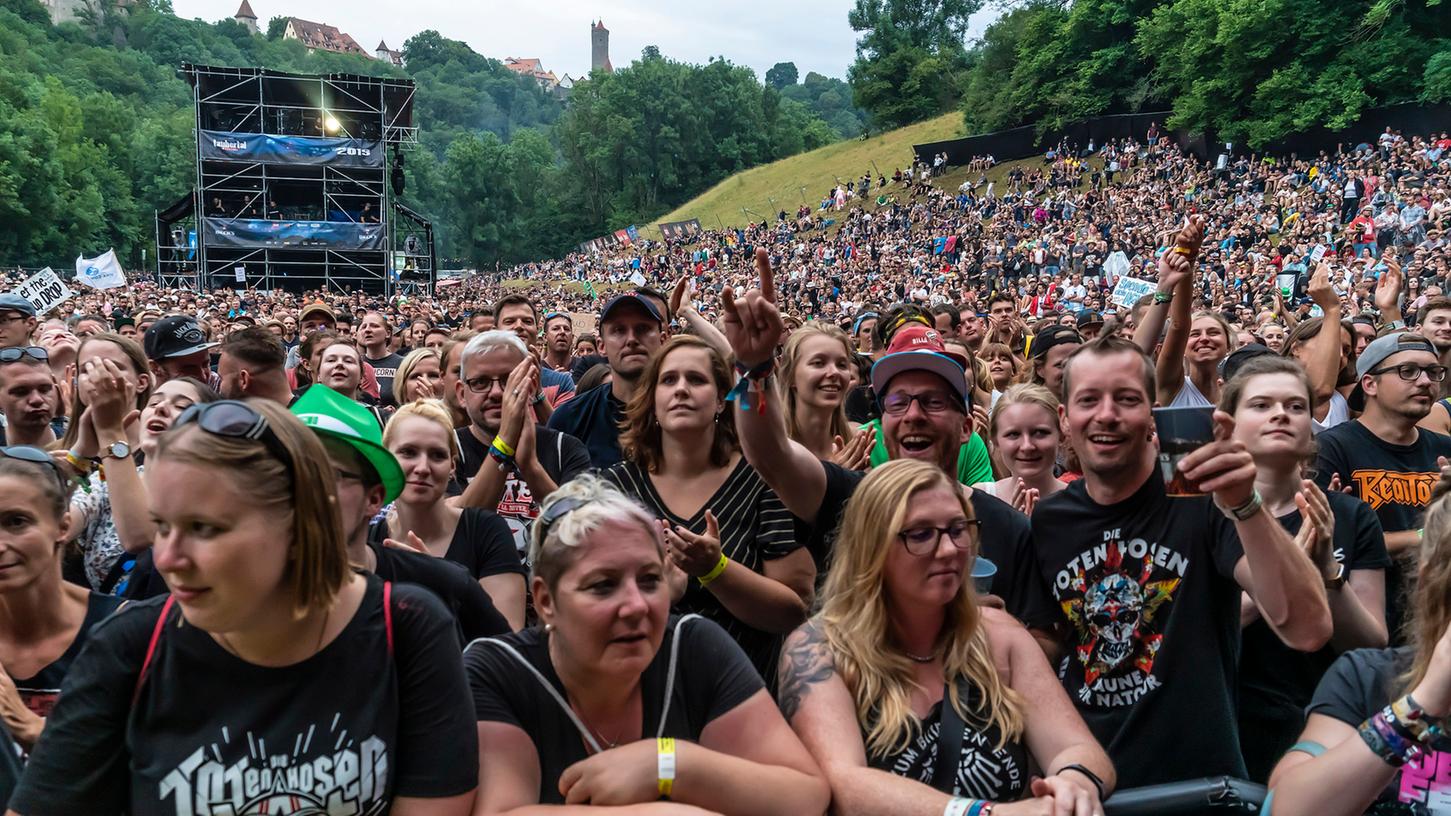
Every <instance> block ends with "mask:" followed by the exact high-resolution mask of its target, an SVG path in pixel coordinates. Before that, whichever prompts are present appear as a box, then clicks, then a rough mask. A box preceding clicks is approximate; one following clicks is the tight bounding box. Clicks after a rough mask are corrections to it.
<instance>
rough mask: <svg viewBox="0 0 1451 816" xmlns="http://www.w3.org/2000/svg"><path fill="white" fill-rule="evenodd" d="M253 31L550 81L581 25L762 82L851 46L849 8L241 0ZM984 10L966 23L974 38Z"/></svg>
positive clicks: (821, 3) (181, 1) (580, 48)
mask: <svg viewBox="0 0 1451 816" xmlns="http://www.w3.org/2000/svg"><path fill="white" fill-rule="evenodd" d="M249 2H251V4H252V11H253V12H254V13H255V14H256V15H257V22H258V25H260V26H261V27H262V29H263V30H266V28H267V21H268V20H269V19H271V18H272V17H301V18H303V19H304V20H312V21H314V22H319V23H328V24H329V25H334V26H337V27H338V28H339V29H342V30H343V31H345V32H347V33H348V34H351V35H353V39H355V40H357V41H358V44H359V45H361V46H363V48H365V49H367V50H368V52H369V53H372V51H373V49H374V48H376V47H377V45H378V40H379V39H382V40H385V41H387V43H388V45H389V47H391V48H395V49H402V47H403V43H404V41H405V40H407V39H408V38H409V37H411V36H413V35H414V34H417V33H418V32H420V31H424V30H426V29H430V28H432V29H436V30H438V31H439V33H441V34H443V35H444V36H445V37H449V38H451V39H455V40H463V41H464V42H466V43H468V44H469V45H470V46H471V47H472V48H473V49H474V50H475V51H477V52H479V53H480V54H483V55H484V56H487V57H494V58H495V59H503V58H505V57H538V58H539V59H540V60H542V61H543V63H544V68H545V69H546V70H549V71H553V72H554V73H555V74H556V75H558V76H563V75H564V74H566V73H567V74H569V75H570V76H576V77H577V76H581V75H583V74H585V73H587V72H588V71H589V67H590V39H589V28H590V23H591V22H592V21H593V20H595V19H597V18H602V19H603V20H604V23H605V27H606V28H608V29H609V30H610V61H611V62H612V63H614V64H615V65H616V66H624V65H627V64H629V63H630V62H632V61H633V60H635V59H636V58H637V57H639V56H640V51H641V50H642V49H643V48H644V47H645V46H647V45H657V46H659V47H660V51H661V52H662V53H663V54H664V55H665V56H667V57H670V58H672V59H677V60H681V61H685V62H705V61H707V60H709V59H710V58H711V57H714V56H723V57H725V58H726V59H729V60H730V61H731V62H733V63H736V64H738V65H747V66H750V67H751V68H754V69H755V70H756V74H757V76H758V77H762V78H764V77H765V74H766V70H767V69H769V68H770V67H771V66H772V65H775V64H776V63H777V62H794V63H796V67H797V68H798V69H800V72H801V76H802V77H805V76H806V73H807V72H808V71H816V72H817V73H822V74H826V75H827V76H833V77H838V78H843V79H844V78H845V77H846V68H847V66H848V65H849V64H851V61H852V59H853V58H854V56H855V48H856V38H855V34H854V32H853V31H852V30H851V26H849V25H847V23H846V14H847V10H848V9H849V8H850V7H851V5H852V0H808V2H805V3H790V2H782V0H731V2H727V3H711V2H702V0H684V2H682V1H681V0H670V1H669V2H667V0H608V2H583V0H527V2H523V3H513V2H505V0H483V2H468V1H467V0H464V1H463V2H460V0H407V2H403V3H399V2H384V1H383V0H354V2H351V3H338V2H336V0H285V1H284V0H249ZM240 3H241V0H172V6H173V7H174V8H175V9H176V13H177V14H178V15H180V16H182V17H200V18H201V19H203V20H207V21H216V20H220V19H222V18H225V17H230V16H232V15H233V14H235V13H236V11H237V6H238V5H240ZM992 16H993V15H992V13H991V12H986V11H985V12H982V13H980V14H979V15H978V16H977V17H976V18H974V20H973V27H972V28H973V35H974V36H976V35H979V34H981V33H982V30H983V28H984V27H986V25H987V23H988V21H989V20H990V19H991V18H992Z"/></svg>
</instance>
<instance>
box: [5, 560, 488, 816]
mask: <svg viewBox="0 0 1451 816" xmlns="http://www.w3.org/2000/svg"><path fill="white" fill-rule="evenodd" d="M367 582H368V585H367V591H366V594H365V595H364V598H363V603H362V605H361V606H360V607H359V609H358V611H357V613H356V614H355V615H354V616H353V619H352V620H350V621H348V624H347V626H345V627H344V628H343V631H342V632H341V633H340V634H339V635H338V636H337V638H336V639H334V640H333V642H332V643H329V644H328V645H327V646H325V647H323V649H322V650H321V651H320V652H318V653H317V654H315V655H313V656H312V657H309V658H307V659H306V660H303V661H302V662H300V663H297V664H294V665H292V666H285V667H280V668H266V667H262V666H257V665H254V664H252V663H248V662H246V661H244V660H241V659H240V658H237V657H235V656H233V655H232V654H231V653H230V652H228V651H227V650H226V649H224V648H222V646H221V645H220V644H219V643H218V642H217V641H216V640H214V639H213V638H212V637H211V636H210V635H208V634H207V633H206V632H203V631H202V630H200V629H197V628H196V627H194V626H189V625H186V624H185V623H184V619H183V618H182V615H181V611H180V609H171V610H170V612H169V614H168V616H167V621H166V622H165V623H163V624H162V625H161V627H160V629H158V628H157V622H158V619H159V616H160V614H161V611H162V609H163V601H162V600H161V599H159V598H156V599H152V600H150V601H144V602H141V603H134V604H131V605H129V606H128V607H126V608H125V609H123V610H121V611H120V612H118V613H116V614H114V615H112V616H111V617H110V618H108V619H106V620H104V621H102V622H101V623H100V624H98V625H97V626H96V627H95V629H94V630H93V632H92V635H91V638H90V641H89V642H88V643H87V644H86V647H85V649H84V650H83V651H82V652H81V655H80V657H78V658H77V659H76V662H75V663H74V664H73V665H72V666H71V670H70V673H69V674H68V675H67V676H66V680H65V683H64V685H63V690H62V692H61V696H60V700H59V702H58V703H57V704H56V707H55V710H54V711H53V712H52V713H51V716H50V719H49V720H48V721H47V722H46V727H45V731H44V733H43V734H42V736H41V739H40V742H39V743H38V744H37V745H36V748H35V752H34V753H33V754H31V757H30V764H29V766H28V767H27V769H26V772H25V776H24V778H23V779H22V780H21V783H20V787H19V788H18V789H17V790H16V792H15V796H14V797H13V798H12V799H11V801H10V807H11V808H13V809H15V810H16V811H18V812H20V813H26V814H41V813H43V814H46V816H70V815H71V814H74V816H94V814H113V813H120V812H122V811H125V812H127V813H129V814H131V815H132V816H180V814H194V813H195V814H201V813H289V812H290V813H304V812H307V813H318V814H324V813H326V814H344V813H346V814H353V813H382V812H386V809H387V803H388V802H391V801H392V800H393V798H394V797H398V796H415V797H425V798H437V797H447V796H456V795H459V794H463V793H466V792H468V791H469V790H471V789H472V788H473V787H475V785H476V784H477V781H478V739H477V736H476V733H475V729H474V728H473V727H472V726H471V725H470V723H469V722H468V719H467V718H466V717H464V716H461V715H462V714H463V713H464V712H466V711H468V706H469V694H468V687H467V681H466V680H465V678H464V673H463V667H462V663H461V661H460V659H459V656H458V649H457V647H456V646H455V645H454V644H455V639H454V635H453V632H452V626H453V624H452V622H451V621H450V620H449V614H448V610H446V609H445V608H444V607H443V605H442V604H441V603H439V601H438V599H437V598H435V597H434V596H433V595H432V594H431V593H429V592H428V591H427V590H424V589H420V588H418V587H413V586H406V585H398V586H394V587H393V590H392V594H393V599H392V620H393V626H392V629H393V638H392V641H393V647H392V649H391V650H390V647H389V639H388V635H387V629H386V627H385V616H384V609H383V582H382V581H380V580H379V579H377V578H376V577H371V576H370V577H368V578H367ZM157 631H159V632H160V633H161V634H160V636H159V638H158V640H157V643H156V648H155V651H154V653H153V656H152V660H151V664H150V667H149V669H148V670H147V673H146V676H145V678H144V682H142V684H141V686H140V689H139V691H138V689H137V676H138V674H139V672H140V669H141V665H142V662H143V660H144V658H145V656H146V653H147V646H148V643H149V642H150V640H151V638H152V635H153V633H154V632H157ZM133 694H134V695H136V696H135V704H134V705H133V704H132V699H133Z"/></svg>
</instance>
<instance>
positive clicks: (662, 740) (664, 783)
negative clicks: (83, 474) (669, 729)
mask: <svg viewBox="0 0 1451 816" xmlns="http://www.w3.org/2000/svg"><path fill="white" fill-rule="evenodd" d="M655 749H656V752H657V753H656V757H655V759H656V762H655V769H656V775H657V776H658V778H659V786H660V795H661V796H662V797H664V798H666V799H669V798H670V791H671V790H673V789H674V787H675V738H674V737H657V738H656V739H655Z"/></svg>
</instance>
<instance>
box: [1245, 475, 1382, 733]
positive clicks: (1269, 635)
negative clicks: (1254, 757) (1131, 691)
mask: <svg viewBox="0 0 1451 816" xmlns="http://www.w3.org/2000/svg"><path fill="white" fill-rule="evenodd" d="M1325 497H1326V498H1327V499H1329V500H1330V511H1331V512H1332V513H1333V514H1334V515H1335V543H1334V553H1335V560H1336V561H1338V562H1339V563H1341V564H1344V565H1345V571H1346V573H1347V574H1349V573H1350V572H1353V571H1355V570H1378V569H1385V568H1386V567H1387V566H1389V565H1390V556H1388V555H1387V554H1386V545H1385V536H1384V535H1383V534H1382V533H1381V530H1380V521H1379V520H1378V519H1376V517H1375V513H1373V512H1371V509H1370V507H1369V506H1368V505H1367V504H1366V503H1365V502H1363V501H1360V500H1359V499H1356V498H1354V497H1352V496H1347V495H1345V494H1344V493H1327V494H1326V496H1325ZM1279 522H1280V524H1281V526H1283V527H1284V528H1285V529H1286V530H1287V531H1289V533H1290V535H1292V536H1293V535H1295V534H1296V533H1299V532H1300V525H1301V523H1302V519H1301V517H1300V511H1298V510H1296V511H1294V512H1292V513H1290V514H1289V515H1286V516H1281V517H1280V518H1279ZM1341 591H1342V592H1350V591H1352V590H1351V589H1350V588H1349V587H1345V588H1344V589H1342V590H1341ZM1336 656H1337V652H1336V650H1335V648H1334V647H1333V646H1331V645H1330V644H1326V645H1325V646H1323V647H1322V648H1321V649H1320V650H1319V651H1317V652H1314V653H1306V652H1299V651H1296V650H1294V649H1291V648H1290V647H1289V646H1286V645H1285V643H1284V641H1282V640H1280V638H1279V636H1278V635H1276V634H1275V633H1274V631H1273V630H1272V629H1270V626H1269V624H1267V623H1265V622H1264V620H1263V619H1256V620H1255V621H1254V622H1253V623H1251V624H1250V625H1249V626H1246V627H1245V628H1244V632H1243V648H1242V649H1241V651H1240V661H1239V664H1240V674H1239V693H1240V699H1239V705H1240V711H1241V712H1243V713H1246V714H1253V715H1254V716H1257V717H1261V718H1266V719H1275V720H1285V721H1292V722H1293V723H1295V725H1294V728H1295V730H1296V733H1298V730H1299V724H1300V723H1301V722H1303V714H1302V712H1303V711H1304V709H1305V706H1306V704H1308V703H1309V702H1310V697H1311V696H1312V695H1313V694H1314V693H1315V685H1316V684H1317V683H1319V682H1320V678H1321V677H1322V676H1323V675H1324V674H1325V670H1326V669H1328V668H1330V664H1331V663H1334V662H1335V658H1336Z"/></svg>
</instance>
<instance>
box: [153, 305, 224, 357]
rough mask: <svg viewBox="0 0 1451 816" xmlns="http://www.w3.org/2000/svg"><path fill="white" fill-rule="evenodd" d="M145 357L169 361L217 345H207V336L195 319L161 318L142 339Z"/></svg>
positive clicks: (179, 317) (185, 317)
mask: <svg viewBox="0 0 1451 816" xmlns="http://www.w3.org/2000/svg"><path fill="white" fill-rule="evenodd" d="M143 341H144V343H143V344H144V345H145V347H146V357H147V358H148V359H151V360H169V359H171V358H173V357H185V356H187V355H188V354H196V353H197V352H198V351H206V350H207V349H209V348H212V347H213V346H216V345H219V344H218V343H208V342H207V336H206V335H205V334H203V333H202V327H201V326H200V325H198V324H197V322H196V318H193V317H187V316H186V315H171V316H170V317H163V318H161V319H160V320H158V321H156V322H155V323H153V324H151V328H149V329H147V330H146V337H145V338H143Z"/></svg>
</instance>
